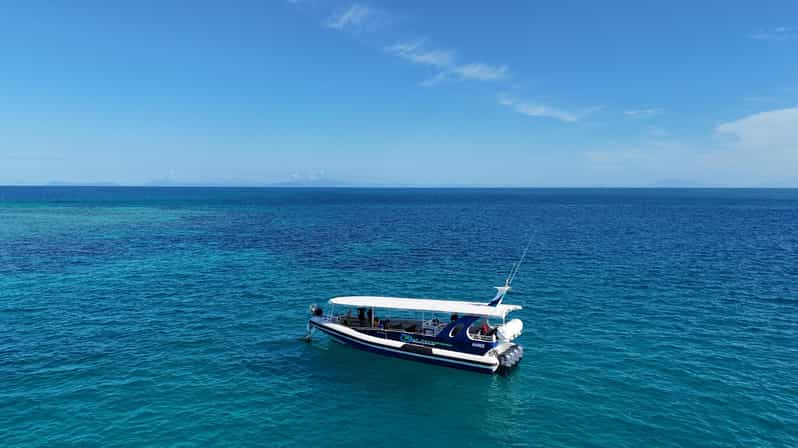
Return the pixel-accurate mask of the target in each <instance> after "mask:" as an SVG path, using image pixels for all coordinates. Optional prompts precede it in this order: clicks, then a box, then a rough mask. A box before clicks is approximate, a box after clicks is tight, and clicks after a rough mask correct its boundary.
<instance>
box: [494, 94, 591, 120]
mask: <svg viewBox="0 0 798 448" xmlns="http://www.w3.org/2000/svg"><path fill="white" fill-rule="evenodd" d="M499 104H501V105H502V106H505V107H508V108H510V109H512V110H514V111H516V112H518V113H519V114H522V115H526V116H529V117H541V118H553V119H555V120H560V121H562V122H564V123H575V122H577V121H579V120H581V119H582V118H584V117H586V116H588V115H590V114H592V113H593V112H596V111H597V110H599V108H597V107H593V108H589V109H583V110H581V111H577V112H573V111H566V110H563V109H558V108H555V107H551V106H546V105H544V104H540V103H529V102H525V101H520V100H517V99H515V98H511V97H507V96H501V97H499Z"/></svg>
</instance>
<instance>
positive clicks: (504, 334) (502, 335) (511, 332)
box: [496, 319, 524, 342]
mask: <svg viewBox="0 0 798 448" xmlns="http://www.w3.org/2000/svg"><path fill="white" fill-rule="evenodd" d="M522 331H524V323H523V322H521V319H513V320H511V321H509V322H507V323H506V324H504V325H502V326H500V327H499V328H498V330H497V331H496V336H498V339H499V341H501V342H510V341H512V340H513V339H515V338H517V337H518V336H520V335H521V332H522Z"/></svg>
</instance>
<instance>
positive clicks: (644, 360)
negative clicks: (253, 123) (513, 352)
mask: <svg viewBox="0 0 798 448" xmlns="http://www.w3.org/2000/svg"><path fill="white" fill-rule="evenodd" d="M530 235H533V237H534V239H533V243H532V247H531V249H530V253H529V256H528V258H527V261H526V262H525V265H524V266H523V268H522V270H521V273H520V274H519V275H518V277H517V279H516V281H515V283H514V290H513V291H512V292H511V294H510V295H508V298H507V302H508V303H518V304H522V305H523V306H524V307H525V309H524V310H523V311H521V312H519V313H518V317H520V318H522V319H523V320H524V322H525V333H524V335H523V336H522V337H521V339H520V342H521V343H522V344H523V345H524V346H525V348H526V350H525V357H524V360H523V361H522V363H521V365H520V367H519V368H518V369H517V370H515V371H514V372H513V373H512V374H511V375H509V376H507V377H500V376H494V377H491V376H485V375H479V374H474V373H468V372H461V371H457V370H453V369H446V368H442V367H435V366H428V365H424V364H416V363H409V362H403V361H398V360H394V359H390V358H383V357H379V356H376V355H372V354H368V353H364V352H359V351H355V350H353V349H350V348H348V347H345V346H340V345H338V344H335V343H332V342H330V341H329V340H327V339H325V338H324V337H323V336H320V337H319V338H318V339H317V340H316V341H314V342H313V343H312V344H306V343H304V342H302V341H301V340H300V338H301V337H302V336H303V334H304V328H305V319H306V314H307V309H308V305H309V304H311V303H314V302H316V303H322V302H324V301H325V300H326V299H327V298H329V297H331V296H336V295H348V294H379V295H404V296H422V297H441V298H451V299H462V300H485V301H487V300H489V299H490V298H491V297H492V295H493V290H492V289H491V287H492V286H496V285H499V284H500V283H502V282H503V280H504V277H505V275H506V273H507V272H508V271H509V268H510V266H511V264H512V262H513V261H515V259H516V258H517V257H518V255H519V254H520V252H521V249H522V247H523V245H524V244H525V242H526V240H527V238H528V237H529V236H530ZM796 260H798V190H534V189H533V190H381V189H363V190H360V189H329V190H325V189H202V188H196V189H183V188H172V189H159V188H140V189H135V188H130V189H127V188H12V187H0V444H2V445H3V446H65V445H70V446H144V445H164V446H209V445H247V446H262V445H269V446H313V445H319V446H336V445H343V444H346V445H348V446H364V445H367V444H368V445H375V446H380V447H394V446H396V447H408V446H460V445H463V446H480V447H484V446H544V447H560V446H562V447H565V446H569V447H570V446H591V447H597V446H606V447H640V446H666V447H671V446H684V447H688V446H702V447H703V446H706V447H710V446H713V447H725V446H774V447H781V446H784V447H788V446H798V342H797V341H798V261H796Z"/></svg>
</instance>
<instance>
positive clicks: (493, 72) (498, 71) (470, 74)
mask: <svg viewBox="0 0 798 448" xmlns="http://www.w3.org/2000/svg"><path fill="white" fill-rule="evenodd" d="M452 72H453V73H455V74H457V75H458V76H460V77H461V78H463V79H474V80H478V81H492V80H495V79H502V78H504V77H506V76H507V72H508V69H507V66H506V65H487V64H463V65H458V66H456V67H454V68H453V69H452Z"/></svg>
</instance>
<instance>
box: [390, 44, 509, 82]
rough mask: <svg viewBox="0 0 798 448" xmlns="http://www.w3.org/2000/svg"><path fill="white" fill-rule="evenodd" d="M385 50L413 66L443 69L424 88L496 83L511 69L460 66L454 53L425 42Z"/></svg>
mask: <svg viewBox="0 0 798 448" xmlns="http://www.w3.org/2000/svg"><path fill="white" fill-rule="evenodd" d="M385 50H386V51H387V52H389V53H391V54H394V55H396V56H398V57H400V58H402V59H404V60H406V61H408V62H411V63H413V64H421V65H428V66H431V67H435V68H438V69H441V71H439V72H438V73H436V74H435V75H434V76H432V77H430V78H427V79H426V80H424V81H422V82H421V83H420V85H421V86H424V87H430V86H434V85H437V84H440V83H442V82H445V81H448V80H465V81H494V80H499V79H503V78H506V77H507V76H509V69H508V68H507V66H506V65H489V64H482V63H463V64H458V63H457V61H456V57H455V53H454V52H453V51H451V50H443V49H439V48H427V47H426V46H425V45H424V41H423V40H418V41H412V42H399V43H396V44H394V45H391V46H390V47H387V48H386V49H385Z"/></svg>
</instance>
